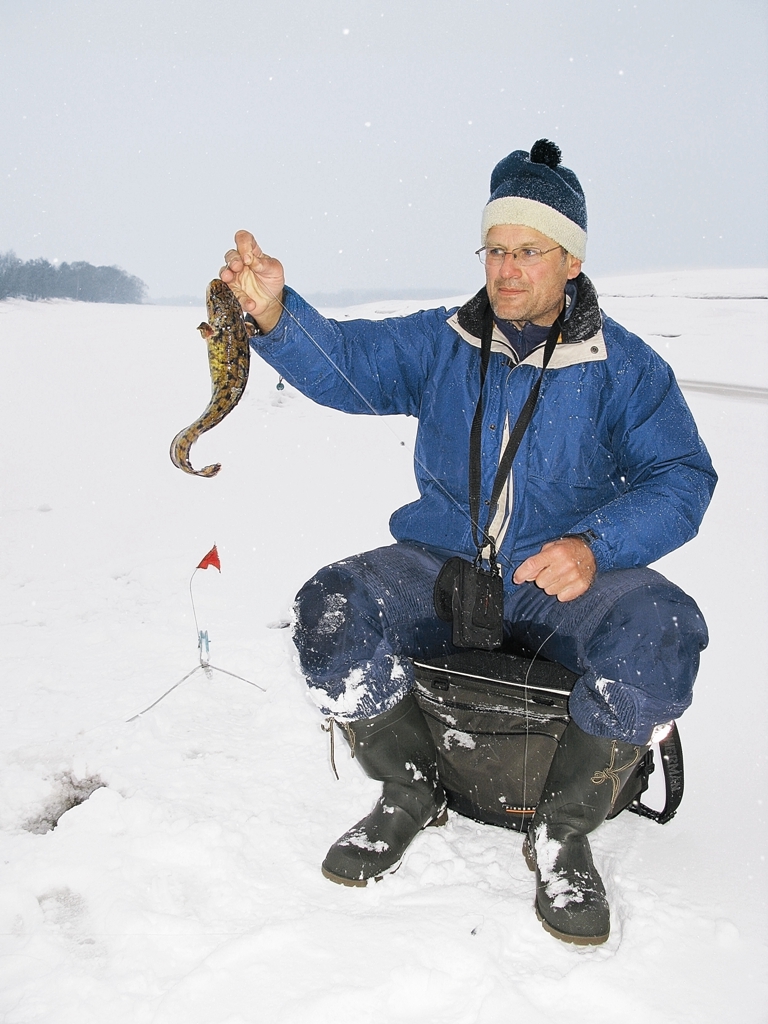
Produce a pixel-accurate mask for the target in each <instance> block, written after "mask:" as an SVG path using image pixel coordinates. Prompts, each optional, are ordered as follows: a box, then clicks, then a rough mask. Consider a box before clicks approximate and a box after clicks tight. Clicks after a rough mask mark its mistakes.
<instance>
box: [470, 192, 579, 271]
mask: <svg viewBox="0 0 768 1024" xmlns="http://www.w3.org/2000/svg"><path fill="white" fill-rule="evenodd" d="M501 224H523V225H524V226H525V227H527V228H533V229H534V230H536V231H540V232H541V233H542V235H546V236H547V238H551V239H552V241H553V242H557V244H558V245H562V247H563V248H564V249H565V250H566V252H569V253H570V254H571V255H572V256H575V257H576V259H578V260H583V259H586V255H587V233H586V231H584V229H583V228H580V227H579V225H578V224H575V223H574V222H573V221H572V220H569V219H568V218H567V217H566V216H565V215H564V214H562V213H559V212H558V211H557V210H554V209H553V208H552V207H551V206H547V205H546V204H545V203H539V202H537V201H536V200H535V199H524V198H523V197H522V196H504V198H502V199H494V200H492V201H491V202H490V203H488V205H487V206H486V207H485V209H484V210H483V221H482V226H481V228H480V244H481V245H485V239H486V236H487V234H488V232H489V231H490V229H491V228H493V227H497V226H499V225H501Z"/></svg>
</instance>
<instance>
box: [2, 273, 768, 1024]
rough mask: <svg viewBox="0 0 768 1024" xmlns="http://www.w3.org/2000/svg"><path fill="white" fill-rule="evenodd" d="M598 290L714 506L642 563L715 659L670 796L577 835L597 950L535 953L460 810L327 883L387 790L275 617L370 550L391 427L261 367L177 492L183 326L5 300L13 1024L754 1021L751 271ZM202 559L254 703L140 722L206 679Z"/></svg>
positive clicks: (761, 827) (762, 365)
mask: <svg viewBox="0 0 768 1024" xmlns="http://www.w3.org/2000/svg"><path fill="white" fill-rule="evenodd" d="M598 285H599V287H600V290H601V293H602V294H603V295H604V298H603V306H604V308H605V309H606V310H607V311H608V312H609V313H610V314H611V315H613V316H615V317H616V318H617V319H618V320H620V321H621V322H624V323H625V324H626V325H627V326H629V327H631V328H633V329H635V330H637V331H638V333H640V334H642V335H644V336H645V337H646V339H647V340H648V341H649V342H650V343H651V344H652V345H654V346H655V347H656V348H657V349H658V350H659V351H660V352H662V354H663V355H664V356H665V357H666V358H668V359H669V360H670V362H671V363H672V364H673V366H674V367H675V369H676V370H677V373H678V376H679V377H680V378H681V379H682V380H683V381H685V382H688V383H686V384H685V389H686V394H687V397H688V399H689V401H690V404H691V406H692V408H693V411H694V413H695V415H696V417H697V419H698V422H699V425H700V428H701V431H702V434H703V435H704V437H705V440H706V441H707V443H708V445H709V447H710V450H711V451H712V454H713V458H714V460H715V463H716V466H717V469H718V470H719V472H720V475H721V482H720V486H719V488H718V491H717V493H716V496H715V500H714V502H713V505H712V507H711V509H710V511H709V513H708V516H707V518H706V520H705V523H704V527H703V529H702V532H701V534H700V536H699V538H698V539H697V540H695V541H694V542H692V543H691V544H689V545H688V546H687V547H686V548H684V549H683V550H681V551H680V552H677V553H675V554H673V555H672V556H670V557H669V558H667V559H665V560H664V562H663V564H662V565H661V568H662V571H665V572H666V573H667V574H668V575H670V576H672V577H673V578H674V579H675V580H676V581H677V582H679V583H680V584H681V585H682V586H683V587H685V588H686V589H688V590H689V591H690V592H692V593H693V594H694V596H695V597H696V598H697V600H698V601H699V603H700V605H701V607H702V609H703V610H704V612H705V615H706V617H707V619H708V621H709V624H710V628H711V633H712V643H711V646H710V648H709V650H708V651H707V652H706V654H705V656H704V659H703V663H702V670H701V674H700V677H699V682H698V684H697V694H696V700H695V703H694V706H693V707H692V709H691V710H690V712H689V713H688V714H687V715H686V716H685V718H684V719H683V722H682V735H683V740H684V744H685V757H686V783H687V788H686V795H685V799H684V801H683V804H682V807H681V809H680V811H679V813H678V815H677V817H676V818H675V820H674V821H673V822H672V823H670V824H669V825H667V826H665V827H659V826H657V825H655V824H653V823H651V822H648V821H645V820H641V819H639V818H637V817H635V816H632V815H627V814H625V815H622V816H621V817H620V818H619V819H617V820H616V821H615V822H612V823H609V824H608V825H606V826H605V827H603V828H602V829H600V830H599V832H598V833H597V834H596V836H595V838H594V843H593V846H594V849H595V852H596V857H597V859H598V861H599V863H600V865H601V867H602V869H603V875H604V878H605V880H606V884H607V887H608V891H609V896H610V899H611V905H612V912H613V932H612V935H611V938H610V940H609V941H608V943H607V944H606V945H605V946H602V947H598V948H595V949H578V948H575V947H572V946H568V945H565V944H562V943H559V942H557V941H556V940H554V939H553V938H551V937H550V936H549V935H547V934H546V933H545V932H544V931H543V930H542V928H541V926H540V925H539V924H538V922H537V921H536V919H535V916H534V913H533V910H532V900H533V885H532V876H531V875H530V873H529V872H528V870H527V868H526V866H525V863H524V861H523V858H522V857H521V855H520V845H521V841H520V838H519V837H518V836H516V835H515V834H513V833H507V832H506V831H503V830H499V829H494V828H491V827H483V826H480V825H477V824H475V823H473V822H471V821H469V820H465V819H461V818H459V817H456V816H453V817H452V818H451V820H450V822H449V824H448V826H447V827H445V828H442V829H430V830H429V834H427V833H424V834H423V835H422V836H421V837H419V839H418V840H417V842H416V843H415V844H414V846H413V847H412V850H411V851H410V853H409V854H408V856H407V859H406V861H405V863H404V865H403V867H402V868H401V869H400V871H399V872H398V873H397V874H396V875H394V876H391V877H389V878H386V879H385V880H384V881H383V882H382V883H381V884H379V885H374V886H369V887H368V889H365V890H353V889H347V888H344V887H341V886H335V885H332V884H330V883H329V882H327V881H326V880H325V879H324V878H323V877H322V875H321V874H320V870H319V865H320V861H321V860H322V858H323V856H324V854H325V851H326V848H327V847H328V845H329V844H330V843H331V842H332V841H333V839H335V838H336V836H337V835H338V834H339V833H341V832H342V831H344V830H345V829H346V828H347V827H348V826H349V825H350V824H351V823H352V822H353V821H354V820H356V818H357V817H359V816H361V815H362V814H364V813H365V812H366V811H367V810H368V808H369V805H370V804H371V802H372V800H373V795H374V793H375V791H376V787H375V786H374V785H373V784H372V783H370V782H369V781H368V780H367V779H365V778H363V777H362V776H361V774H360V773H359V771H358V768H357V766H356V765H355V763H354V762H350V761H349V760H348V758H347V757H346V756H345V755H343V754H341V753H339V751H338V750H337V760H338V763H339V767H340V773H341V781H339V782H337V781H336V780H335V779H334V777H333V775H332V774H331V771H330V768H329V765H328V749H327V737H326V736H325V735H324V734H323V733H322V732H321V729H320V722H319V720H318V717H317V714H316V711H315V710H314V708H313V707H312V706H311V705H310V702H309V700H308V699H307V697H306V696H305V694H304V692H303V686H302V682H301V679H300V677H299V675H298V673H297V671H296V668H295V666H294V663H293V657H292V649H291V644H290V639H289V636H288V631H287V630H286V629H281V628H279V626H280V625H281V623H283V622H284V621H285V620H286V619H287V617H288V615H289V611H290V605H291V599H292V596H293V594H294V593H295V591H296V590H297V589H298V587H299V586H300V585H301V583H302V582H303V581H304V580H305V579H306V578H307V577H308V576H309V575H311V574H312V573H313V572H314V571H315V570H316V569H317V568H318V567H319V566H321V565H322V564H325V563H326V562H328V561H330V560H332V559H335V558H337V557H340V556H343V555H345V554H349V553H351V552H354V551H358V550H364V549H366V548H369V547H373V546H376V545H378V544H381V543H386V542H387V541H388V539H389V538H388V532H387V520H388V516H389V513H390V512H391V511H392V510H393V509H394V508H395V507H397V506H398V505H400V504H402V503H403V502H404V501H407V500H410V499H411V498H412V497H413V494H414V485H413V481H412V474H411V469H410V454H409V450H408V444H410V439H411V438H412V436H413V424H412V423H410V422H408V421H405V420H400V419H397V420H383V419H381V420H376V419H370V418H355V419H352V418H350V417H344V416H342V415H340V414H336V413H333V412H330V411H327V410H323V409H320V408H316V407H314V406H312V405H311V404H310V403H309V402H307V401H306V400H305V399H303V398H302V397H301V396H299V395H297V394H296V393H295V392H292V391H291V390H290V389H286V390H285V391H283V392H278V391H276V390H275V384H276V377H275V375H274V373H273V372H272V371H271V370H270V369H268V368H267V367H265V366H264V365H263V364H261V363H259V362H256V363H255V364H254V366H253V369H252V373H251V381H250V385H249V390H248V392H247V394H246V397H245V398H244V400H243V402H242V404H241V406H240V408H238V409H237V410H236V411H235V412H234V413H233V414H232V415H231V416H230V417H229V418H228V419H227V420H226V421H225V422H224V423H222V424H221V425H220V426H219V427H217V428H216V429H215V430H213V431H212V432H211V433H210V434H208V435H207V436H206V437H205V438H204V439H203V440H201V441H200V442H199V443H198V444H197V445H196V446H195V448H193V451H192V455H193V462H195V464H197V465H203V464H204V463H205V462H210V461H216V460H220V461H221V462H222V463H223V469H222V471H221V473H220V475H219V477H217V478H216V479H214V480H203V479H197V478H192V477H188V476H186V475H184V474H182V473H181V472H179V471H178V470H176V469H174V468H173V466H172V465H171V463H170V461H169V459H168V454H167V451H168V444H169V442H170V440H171V438H172V437H173V436H174V434H175V433H176V432H177V431H178V430H179V429H180V428H181V427H183V426H185V425H186V424H187V423H189V422H190V421H191V420H192V419H194V417H195V416H196V415H197V414H198V413H199V412H201V411H202V409H203V407H204V405H205V403H206V401H207V398H208V378H207V363H206V357H205V349H204V345H203V343H202V341H201V340H200V338H199V335H198V334H197V332H196V330H195V328H196V326H197V324H198V322H199V321H200V319H201V311H200V310H195V309H178V308H168V307H141V306H122V307H121V306H96V305H83V304H76V303H67V302H50V303H36V304H32V303H25V302H20V301H13V302H5V303H2V304H0V337H1V338H2V345H3V352H4V357H3V376H2V406H1V409H2V412H1V415H2V429H0V446H1V451H2V468H3V493H2V498H1V499H0V627H2V632H1V633H0V637H2V651H3V683H2V694H3V698H2V717H1V719H0V723H1V724H0V769H1V770H0V1019H1V1020H2V1021H3V1022H4V1024H27V1022H46V1024H91V1022H93V1024H145V1022H146V1024H253V1022H259V1024H261V1022H265V1024H278V1022H279V1024H299V1022H301V1024H325V1022H329V1024H331V1022H333V1024H352V1022H355V1024H357V1022H364V1024H365V1022H371V1024H384V1022H387V1024H401V1022H402V1024H417V1022H418V1024H431V1022H438V1021H440V1022H456V1024H474V1022H483V1024H496V1022H501V1021H507V1020H516V1019H520V1020H523V1019H524V1020H525V1021H526V1024H542V1022H550V1021H552V1022H554V1021H559V1020H561V1018H562V1017H563V1015H565V1016H566V1017H567V1019H568V1020H570V1021H572V1022H573V1024H581V1022H584V1024H586V1022H589V1024H607V1022H609V1021H611V1022H613V1021H621V1022H622V1024H635V1022H640V1021H646V1020H649V1019H651V1020H653V1019H656V1020H658V1021H664V1022H665V1024H683V1022H685V1024H687V1022H696V1024H709V1022H712V1024H715V1022H718V1024H720V1022H722V1021H726V1020H736V1021H739V1022H740V1024H752V1022H757V1021H765V1020H767V1019H768V1012H767V1011H766V1009H765V1008H766V1006H768V993H767V992H766V984H765V982H766V945H768V928H767V926H766V911H767V910H768V907H767V905H766V904H767V899H766V896H767V886H766V863H765V854H766V838H767V829H766V807H765V802H764V800H765V779H766V735H767V730H768V698H766V691H767V689H768V685H767V684H768V673H767V672H766V656H765V650H764V642H765V634H764V632H763V631H764V630H765V628H766V623H768V614H767V613H768V600H767V598H766V586H765V581H766V576H767V574H768V566H767V565H766V561H767V560H766V536H765V523H766V522H767V521H768V493H767V491H768V488H767V486H766V483H767V481H766V471H765V470H766V461H765V452H766V449H768V402H766V390H765V389H766V388H768V330H767V329H766V328H767V327H768V301H767V300H766V296H768V273H766V272H764V271H745V272H736V271H724V272H709V273H706V274H700V273H699V274H693V273H687V274H656V275H646V276H642V277H635V278H626V279H614V280H610V281H603V282H598ZM715 296H719V297H715ZM749 296H758V298H750V297H749ZM430 304H433V305H437V303H430ZM415 308H418V303H413V302H409V303H396V302H391V301H387V302H382V303H380V304H378V305H377V304H372V305H371V306H368V307H365V308H359V309H357V310H354V311H350V310H347V311H336V315H339V316H341V315H360V314H361V313H364V314H365V315H368V316H371V315H382V314H395V313H401V312H408V311H410V310H411V309H415ZM702 382H703V383H704V385H707V387H703V388H702V387H701V384H702ZM697 383H698V385H699V386H698V387H697V386H696V385H697ZM713 384H714V385H722V384H726V385H732V386H733V385H736V386H741V387H743V388H744V389H747V390H741V391H740V390H738V387H736V388H733V387H731V388H730V389H729V388H725V389H723V388H718V387H710V386H709V385H713ZM748 389H751V390H748ZM760 389H762V391H761V390H760ZM399 439H402V440H404V441H406V442H407V444H406V447H402V446H401V445H400V444H399V443H398V440H399ZM214 542H216V543H217V544H218V547H219V551H220V554H221V559H222V573H221V575H219V574H218V573H216V571H215V570H214V569H208V570H206V571H205V572H199V573H197V574H196V576H195V580H194V593H195V598H196V603H197V610H198V617H199V619H200V625H201V626H203V627H205V628H207V629H208V631H209V633H210V636H211V639H212V647H211V660H212V662H213V663H214V664H215V665H219V666H221V667H223V668H226V669H227V670H229V671H230V672H234V673H237V674H238V675H241V676H244V677H247V678H248V679H249V680H252V681H253V682H255V683H258V684H259V685H260V686H263V687H265V688H266V692H262V691H260V690H258V689H256V688H255V687H253V686H250V685H248V684H247V683H245V682H242V681H240V680H238V679H234V678H232V677H230V676H227V675H224V674H222V673H214V675H213V677H212V678H211V679H208V678H206V676H205V675H204V674H203V673H202V672H201V671H199V672H197V673H195V674H194V675H193V676H192V677H191V678H190V679H189V680H188V681H187V682H185V683H184V684H183V685H181V686H180V687H178V688H177V689H176V690H174V691H173V693H171V694H170V695H169V696H168V697H166V698H165V699H164V700H163V701H161V703H160V704H158V705H157V706H156V707H155V708H154V709H153V710H151V711H149V712H148V713H147V714H146V715H144V716H142V717H141V718H139V719H138V720H135V721H131V722H128V721H127V720H128V719H130V718H131V717H132V716H133V715H135V714H136V712H138V711H140V710H142V709H143V708H145V707H146V706H147V705H149V704H150V703H151V702H152V701H154V700H156V699H157V698H158V697H159V696H160V695H161V694H162V693H163V692H164V691H165V690H167V689H168V688H169V687H170V686H172V685H173V684H174V683H176V682H178V680H180V679H181V678H182V677H183V676H184V675H185V674H186V673H187V672H189V671H190V670H191V669H193V668H194V667H195V665H196V664H197V648H196V632H195V627H194V623H193V619H192V614H191V607H190V600H189V590H188V585H189V579H190V576H191V574H192V571H193V569H194V567H195V565H196V564H197V562H198V561H199V560H200V559H201V558H202V556H203V555H204V554H205V553H206V552H207V551H208V549H209V548H210V546H211V545H212V544H213V543H214ZM94 786H99V787H100V788H97V789H95V790H94V792H93V793H92V795H90V797H89V798H88V799H86V800H84V802H82V803H80V804H79V805H78V806H75V807H73V808H72V809H70V810H67V811H66V813H64V814H63V815H62V816H61V818H60V820H59V823H58V826H57V827H56V828H55V829H53V830H47V831H46V828H47V827H48V826H47V824H46V822H50V821H51V820H52V819H54V818H56V817H57V816H58V815H59V814H60V813H61V812H62V810H64V808H66V807H67V806H68V805H69V804H70V803H72V802H73V797H76V798H78V799H82V797H83V796H84V795H85V794H86V793H87V792H88V790H89V789H90V788H92V787H94Z"/></svg>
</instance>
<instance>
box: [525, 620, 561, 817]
mask: <svg viewBox="0 0 768 1024" xmlns="http://www.w3.org/2000/svg"><path fill="white" fill-rule="evenodd" d="M556 632H557V626H555V628H554V629H553V630H552V632H551V633H550V634H549V636H546V637H544V639H543V640H542V641H541V643H540V644H539V646H538V648H537V649H536V651H535V653H534V655H533V657H532V658H531V659H530V661H529V663H528V668H527V670H526V673H525V679H524V680H523V687H524V689H523V700H524V702H525V746H524V748H523V799H522V807H523V810H525V807H526V797H527V793H528V737H529V733H530V722H531V718H530V712H529V710H528V677H529V676H530V674H531V670H532V669H533V663H534V662H535V661H536V659H537V658H538V656H539V655H540V654H541V652H542V649H543V647H544V645H545V644H546V643H548V642H549V641H550V640H551V639H552V637H553V636H554V635H555V633H556Z"/></svg>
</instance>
